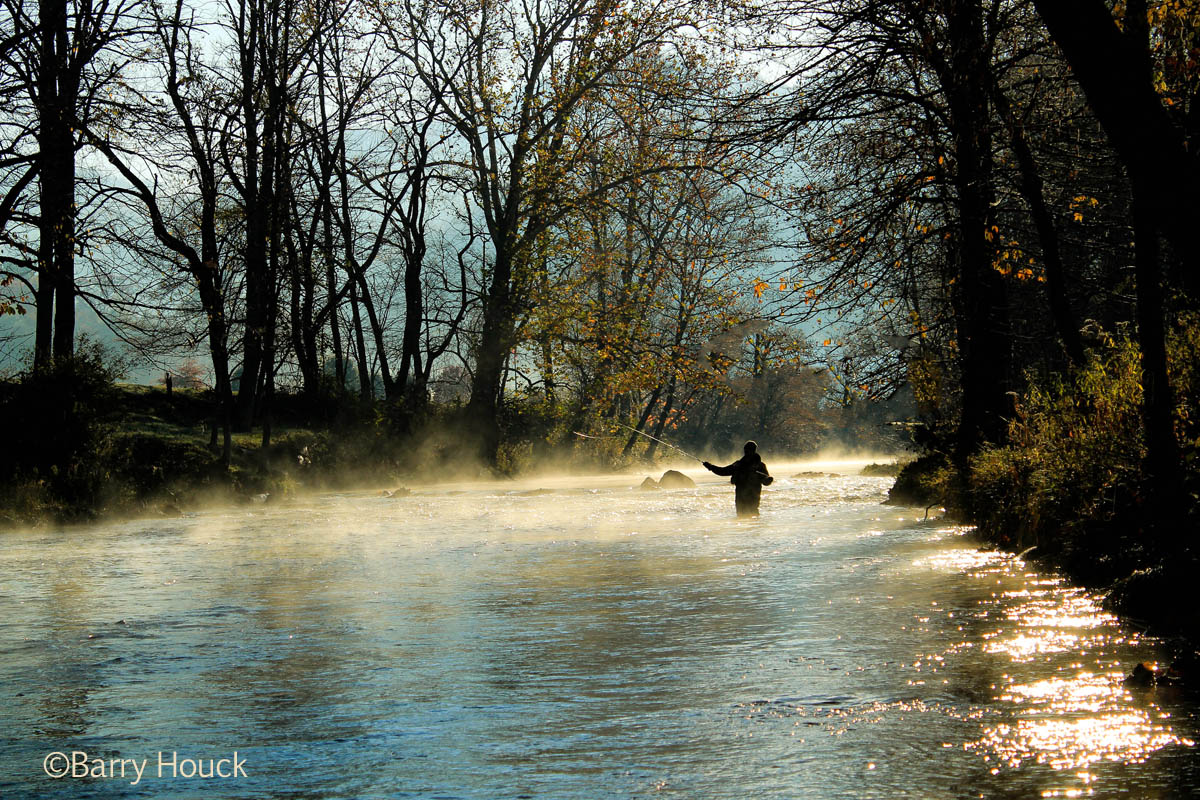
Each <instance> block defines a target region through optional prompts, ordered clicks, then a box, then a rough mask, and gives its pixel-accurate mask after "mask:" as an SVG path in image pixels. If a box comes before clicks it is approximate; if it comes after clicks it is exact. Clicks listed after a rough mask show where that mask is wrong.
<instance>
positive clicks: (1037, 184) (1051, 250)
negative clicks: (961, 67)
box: [992, 79, 1084, 366]
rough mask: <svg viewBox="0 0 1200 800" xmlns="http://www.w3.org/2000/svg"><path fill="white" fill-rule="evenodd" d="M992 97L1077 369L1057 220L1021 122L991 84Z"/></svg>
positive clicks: (1058, 323) (1057, 323) (1079, 346)
mask: <svg viewBox="0 0 1200 800" xmlns="http://www.w3.org/2000/svg"><path fill="white" fill-rule="evenodd" d="M992 96H993V98H994V99H995V101H996V109H997V111H998V112H999V113H1000V116H1001V117H1002V118H1003V119H1004V122H1005V125H1006V126H1007V127H1008V132H1009V136H1010V138H1011V141H1012V148H1013V154H1014V155H1015V156H1016V157H1017V167H1018V169H1019V170H1020V173H1021V184H1020V187H1019V191H1020V192H1021V196H1022V197H1023V198H1025V202H1026V204H1028V206H1029V213H1030V215H1031V216H1032V217H1033V224H1034V227H1035V228H1036V229H1037V232H1038V240H1039V242H1040V244H1041V248H1042V265H1043V266H1044V267H1045V269H1046V294H1047V299H1048V301H1049V305H1050V316H1051V318H1052V319H1053V320H1054V327H1055V329H1056V330H1057V331H1058V335H1059V338H1061V339H1062V342H1063V348H1064V349H1065V350H1066V353H1067V358H1068V359H1070V361H1071V363H1072V364H1074V365H1076V366H1078V365H1080V364H1082V363H1083V358H1084V355H1083V338H1082V337H1081V336H1080V334H1079V322H1078V320H1076V319H1075V314H1074V313H1073V312H1072V311H1071V302H1070V300H1069V299H1068V298H1067V272H1066V268H1065V267H1064V266H1063V262H1062V253H1061V250H1060V248H1059V243H1058V228H1057V227H1055V225H1054V217H1053V215H1051V213H1050V208H1049V207H1048V206H1047V205H1046V198H1045V196H1044V194H1043V184H1042V177H1041V174H1040V173H1039V172H1038V169H1037V163H1036V162H1035V161H1034V158H1033V151H1032V150H1030V148H1029V143H1028V141H1027V140H1026V139H1025V131H1024V130H1023V128H1022V126H1021V122H1020V120H1018V119H1017V117H1016V116H1015V115H1014V114H1013V111H1012V108H1011V107H1010V105H1009V103H1008V98H1007V97H1005V95H1004V92H1003V91H1002V90H1001V89H1000V86H999V84H997V83H996V82H995V80H994V79H993V81H992Z"/></svg>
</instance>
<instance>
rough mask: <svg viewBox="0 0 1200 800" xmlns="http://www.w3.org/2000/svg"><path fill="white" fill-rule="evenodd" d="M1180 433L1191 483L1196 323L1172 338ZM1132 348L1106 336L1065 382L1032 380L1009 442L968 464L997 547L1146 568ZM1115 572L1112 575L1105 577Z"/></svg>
mask: <svg viewBox="0 0 1200 800" xmlns="http://www.w3.org/2000/svg"><path fill="white" fill-rule="evenodd" d="M1168 357H1169V363H1170V370H1171V376H1170V377H1171V384H1172V388H1173V390H1174V391H1175V397H1176V401H1177V402H1176V432H1177V434H1178V435H1179V439H1180V443H1181V447H1182V448H1183V450H1184V453H1185V456H1186V457H1189V458H1190V459H1191V462H1190V463H1191V469H1190V473H1191V474H1190V476H1189V482H1190V484H1191V485H1193V486H1194V485H1195V476H1196V467H1197V466H1198V464H1197V462H1196V460H1195V453H1196V450H1197V442H1196V441H1195V435H1196V427H1195V426H1196V419H1195V418H1196V414H1195V410H1196V408H1197V401H1198V400H1200V394H1198V392H1197V389H1198V385H1197V384H1198V379H1197V368H1196V363H1197V360H1198V359H1200V324H1198V321H1197V318H1195V317H1187V318H1182V319H1180V320H1179V321H1178V324H1177V325H1176V326H1175V328H1174V330H1173V332H1172V334H1171V336H1170V337H1169V340H1168ZM1141 402H1142V389H1141V365H1140V354H1139V350H1138V346H1137V344H1136V343H1135V342H1134V341H1133V340H1132V339H1131V338H1130V337H1129V336H1126V335H1122V336H1118V337H1108V338H1107V339H1106V341H1105V342H1104V347H1103V349H1102V350H1101V351H1100V352H1098V353H1094V354H1093V355H1092V356H1091V358H1090V359H1089V360H1088V362H1087V363H1086V364H1085V365H1084V366H1082V367H1081V368H1079V369H1078V370H1076V371H1075V372H1074V373H1073V374H1072V375H1070V376H1068V377H1066V378H1056V379H1052V380H1049V381H1045V382H1043V383H1037V382H1032V383H1031V386H1030V388H1029V389H1028V391H1027V393H1026V395H1025V397H1024V398H1022V399H1021V401H1020V402H1019V403H1018V404H1017V414H1016V418H1015V419H1013V421H1012V422H1011V424H1010V426H1009V431H1008V434H1009V443H1008V445H1007V446H1005V447H996V448H989V449H986V450H984V451H983V452H981V453H979V454H978V455H977V456H976V457H975V458H974V459H972V461H971V465H970V467H971V474H970V479H969V485H970V493H971V501H972V507H973V508H975V509H978V510H980V512H981V515H980V517H981V518H980V519H979V520H978V522H979V524H980V527H981V530H982V531H983V532H984V533H985V534H986V535H988V536H989V537H990V538H992V539H993V540H994V541H997V542H999V543H1003V544H1007V545H1011V546H1016V547H1018V548H1024V547H1028V546H1031V545H1037V546H1038V547H1039V549H1040V550H1041V551H1042V552H1043V553H1044V554H1055V553H1057V554H1060V555H1061V556H1063V557H1065V559H1066V560H1068V561H1071V562H1078V563H1083V562H1085V561H1089V560H1091V561H1097V562H1104V561H1105V560H1106V559H1108V560H1110V561H1114V562H1115V561H1123V562H1124V563H1123V565H1116V564H1115V563H1113V564H1109V565H1107V566H1106V565H1104V564H1103V563H1096V564H1091V565H1089V566H1088V568H1089V569H1093V570H1096V569H1098V570H1100V571H1102V572H1104V573H1106V577H1108V578H1113V577H1115V576H1116V574H1118V573H1119V572H1121V571H1122V570H1124V571H1125V573H1126V574H1127V572H1128V571H1129V570H1130V569H1132V568H1135V566H1136V564H1137V563H1139V562H1144V560H1145V556H1147V555H1148V554H1147V553H1146V552H1145V549H1146V545H1147V543H1146V542H1145V541H1144V537H1142V536H1140V535H1139V529H1140V528H1141V527H1142V525H1143V520H1144V519H1145V517H1146V515H1145V514H1144V504H1145V502H1146V500H1147V497H1148V492H1147V491H1146V488H1147V487H1146V486H1145V482H1144V476H1143V474H1142V463H1143V459H1144V457H1145V445H1144V442H1143V429H1142V416H1141ZM1109 573H1111V574H1109Z"/></svg>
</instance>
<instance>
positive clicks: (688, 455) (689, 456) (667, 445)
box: [613, 422, 704, 464]
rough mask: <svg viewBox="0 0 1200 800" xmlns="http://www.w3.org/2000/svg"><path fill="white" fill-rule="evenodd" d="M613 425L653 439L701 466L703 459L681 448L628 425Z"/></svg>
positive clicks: (617, 423) (616, 423)
mask: <svg viewBox="0 0 1200 800" xmlns="http://www.w3.org/2000/svg"><path fill="white" fill-rule="evenodd" d="M613 424H614V425H616V426H617V427H618V428H624V429H625V430H627V431H633V432H634V433H636V434H638V435H639V436H645V437H646V438H647V439H653V440H654V441H656V442H658V443H659V444H661V445H663V446H664V447H669V448H671V449H672V450H674V451H675V452H676V453H682V454H683V455H685V456H687V457H688V458H691V459H694V460H696V461H699V462H700V463H701V464H703V463H704V459H703V458H701V457H700V456H697V455H692V454H691V453H689V452H688V451H687V450H684V449H683V448H682V447H676V446H675V445H673V444H671V443H670V442H664V441H663V440H662V439H659V438H658V437H657V436H651V435H650V434H648V433H646V432H645V431H639V430H638V429H637V428H633V427H630V426H629V425H622V424H621V423H619V422H614V423H613Z"/></svg>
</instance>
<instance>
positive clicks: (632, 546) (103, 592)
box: [0, 465, 1200, 800]
mask: <svg viewBox="0 0 1200 800" xmlns="http://www.w3.org/2000/svg"><path fill="white" fill-rule="evenodd" d="M773 466H774V467H775V469H774V471H775V472H776V474H778V475H781V476H782V477H780V478H779V479H778V480H777V481H776V483H775V485H774V486H772V487H771V488H770V489H768V490H766V492H765V493H764V498H763V515H762V517H761V518H760V519H757V520H736V519H735V518H734V517H733V492H732V487H730V486H729V485H728V483H725V482H723V481H720V480H718V479H715V478H714V477H713V476H709V475H706V474H705V475H700V474H697V473H695V472H693V473H692V474H693V475H694V476H695V477H696V478H697V479H698V480H699V481H700V485H699V487H698V488H696V489H688V490H677V491H664V492H637V491H634V490H633V489H632V488H631V486H632V485H635V484H636V483H637V482H638V481H639V480H640V477H641V476H638V478H637V479H632V478H630V477H624V478H612V477H608V478H597V479H586V478H577V479H569V480H568V479H563V480H558V481H553V482H548V481H543V482H541V483H533V484H523V485H515V484H493V485H490V486H482V485H474V486H459V487H456V488H453V489H451V488H446V487H438V488H424V489H418V490H416V491H414V493H413V494H412V495H410V496H407V497H397V498H388V497H381V496H379V495H377V494H374V493H349V494H340V495H328V496H322V497H317V498H313V499H308V500H304V501H295V502H290V503H282V504H279V505H265V506H252V507H249V508H241V509H237V510H225V511H217V512H210V513H202V514H195V515H189V516H186V517H184V518H182V519H177V520H169V521H141V522H129V523H124V524H116V525H107V526H103V527H97V528H89V529H76V530H68V531H63V532H45V531H42V532H34V533H10V534H5V535H3V536H2V537H0V644H2V645H3V657H2V659H0V765H2V766H3V770H2V774H0V797H4V798H24V797H38V798H42V797H47V798H76V797H163V798H193V797H199V796H201V795H202V794H203V795H205V796H214V797H229V798H268V797H269V798H324V797H330V798H333V797H338V798H369V797H381V798H382V797H389V798H390V797H427V798H480V799H484V798H489V799H490V798H513V797H517V798H519V797H537V798H541V797H546V798H579V799H580V800H583V799H584V798H589V799H590V798H606V797H656V798H657V797H662V798H705V799H706V800H707V799H708V798H773V797H780V798H784V797H786V798H856V799H858V798H874V797H878V798H901V797H912V798H961V797H987V798H1008V797H1011V798H1029V797H1080V796H1095V797H1110V796H1113V795H1116V794H1121V793H1127V796H1130V797H1136V798H1160V797H1161V798H1168V797H1186V796H1193V795H1194V794H1195V793H1196V792H1197V791H1200V761H1198V760H1197V750H1196V748H1195V747H1194V745H1193V741H1194V740H1196V738H1197V737H1198V736H1200V731H1198V728H1200V717H1198V716H1197V705H1196V702H1195V698H1194V697H1193V696H1189V695H1185V694H1181V693H1179V691H1178V690H1170V689H1165V688H1158V689H1130V688H1127V687H1125V686H1123V684H1122V678H1123V677H1124V675H1125V674H1127V673H1128V671H1129V670H1130V668H1131V667H1132V666H1133V665H1134V664H1135V663H1136V662H1138V661H1142V660H1149V661H1155V660H1160V661H1161V660H1164V659H1165V658H1167V657H1168V656H1167V654H1166V652H1165V651H1164V650H1163V649H1162V646H1161V644H1160V643H1157V642H1155V641H1154V640H1152V639H1148V638H1145V637H1143V636H1141V635H1139V634H1138V633H1136V632H1135V631H1134V630H1132V629H1130V628H1128V627H1125V626H1122V625H1121V624H1119V623H1118V622H1117V621H1116V620H1115V619H1114V618H1113V617H1111V616H1110V615H1108V614H1106V613H1105V612H1104V611H1103V610H1102V609H1101V608H1100V606H1099V604H1098V602H1097V599H1096V598H1095V597H1094V596H1092V595H1089V594H1088V593H1087V592H1084V591H1082V590H1080V589H1077V588H1074V587H1072V586H1071V585H1070V584H1068V583H1066V582H1064V581H1063V580H1061V579H1059V578H1057V577H1055V576H1053V575H1051V574H1047V573H1044V572H1039V571H1037V570H1036V569H1034V568H1033V567H1032V566H1031V565H1029V564H1026V563H1024V562H1022V561H1021V560H1019V559H1018V558H1016V557H1013V556H1011V555H1008V554H1004V553H998V552H987V551H985V550H981V549H980V548H979V546H978V544H977V543H976V542H975V541H973V540H972V538H971V536H970V535H969V534H968V533H966V532H964V531H962V530H960V529H956V528H954V527H949V526H946V525H944V524H941V523H938V522H928V521H923V520H922V514H923V509H922V510H913V509H896V508H890V507H886V506H881V505H880V501H881V500H882V499H883V497H884V496H885V493H886V490H887V486H888V485H889V480H888V479H883V478H863V477H826V478H820V479H813V478H787V477H786V475H788V474H791V472H792V471H794V470H790V469H780V468H778V466H777V465H773ZM798 468H799V467H797V469H798ZM826 468H827V467H826ZM847 468H848V467H847ZM539 489H542V490H543V491H538V490H539ZM234 751H237V754H238V756H237V758H238V759H239V764H238V766H237V769H234V763H233V761H232V753H233V752H234ZM55 753H62V754H63V755H62V757H61V758H60V761H59V762H55V760H54V759H55V758H56V756H54V755H53V754H55ZM172 753H174V755H172ZM72 754H75V755H72ZM82 754H86V755H82ZM62 759H65V760H62ZM221 759H226V760H225V761H221ZM139 762H143V763H144V766H143V772H142V774H141V777H140V778H139V779H137V780H136V783H135V778H136V772H135V766H136V764H137V763H139ZM189 762H190V763H189ZM172 763H173V764H174V766H172ZM46 770H50V771H63V772H67V773H68V774H67V776H66V777H62V778H57V779H55V778H51V777H49V776H48V775H47V773H46ZM72 770H74V772H75V774H74V775H72V774H71V771H72ZM122 771H123V772H124V775H122V774H121V772H122ZM189 771H192V772H196V773H198V774H197V775H196V776H193V777H184V775H185V774H186V773H187V772H189ZM173 772H174V774H173ZM231 772H232V773H233V774H232V775H230V773H231ZM243 772H244V775H243V774H242V773H243ZM82 773H87V776H86V777H84V776H83V775H82ZM222 773H223V774H225V775H228V776H229V777H221V774H222ZM200 775H205V777H200ZM207 775H212V777H207Z"/></svg>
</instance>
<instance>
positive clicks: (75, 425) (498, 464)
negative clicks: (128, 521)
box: [0, 340, 899, 528]
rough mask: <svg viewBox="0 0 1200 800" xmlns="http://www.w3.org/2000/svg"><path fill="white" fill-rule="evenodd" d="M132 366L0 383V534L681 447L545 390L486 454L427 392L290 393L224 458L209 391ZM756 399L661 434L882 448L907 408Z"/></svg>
mask: <svg viewBox="0 0 1200 800" xmlns="http://www.w3.org/2000/svg"><path fill="white" fill-rule="evenodd" d="M119 373H120V369H119V367H116V366H113V365H112V364H111V363H110V362H109V355H108V354H106V353H105V352H104V351H103V350H102V348H100V347H99V346H98V345H96V344H95V343H94V342H88V341H87V340H82V341H81V342H80V343H79V344H78V345H77V346H76V351H75V354H74V355H73V356H72V357H71V358H70V359H59V360H56V361H55V362H53V364H52V365H50V366H49V367H48V368H44V369H39V370H34V371H30V372H28V373H25V374H24V375H22V376H20V377H19V378H17V379H14V380H7V381H4V380H0V415H3V418H5V419H8V420H13V421H19V424H13V425H10V427H9V432H8V434H7V436H6V442H5V451H4V457H3V458H0V528H5V527H14V526H19V525H28V524H39V523H44V522H60V523H61V522H87V521H92V520H95V519H99V518H113V517H124V516H160V515H175V514H178V513H180V512H181V511H185V510H190V509H194V508H199V507H202V506H207V505H212V504H231V503H254V502H273V501H275V500H278V499H280V498H284V497H287V496H289V495H292V494H294V493H298V492H303V491H322V490H336V489H346V488H363V487H379V488H383V487H387V488H394V487H396V486H397V485H404V484H420V483H431V482H444V481H449V480H456V479H477V478H481V477H516V476H519V475H522V474H532V473H541V472H545V471H547V470H552V471H560V472H603V471H610V470H614V469H620V468H624V467H629V466H631V465H632V464H634V463H635V462H636V463H641V462H646V461H654V460H655V459H656V458H658V459H663V460H671V459H675V458H677V457H678V456H677V455H676V453H675V451H673V450H671V449H669V448H663V447H658V446H657V444H656V443H655V442H654V441H653V440H651V439H649V438H647V437H643V436H640V435H638V434H635V433H632V432H630V431H629V430H620V429H617V428H613V429H612V431H610V432H608V433H604V432H603V431H600V432H599V435H597V436H590V435H589V436H586V437H584V436H578V435H576V434H575V432H574V429H573V427H572V418H573V417H574V416H575V415H574V414H573V413H572V412H573V409H571V408H570V407H561V406H553V405H550V404H547V403H545V402H544V401H542V400H540V399H539V398H536V397H535V398H523V399H521V400H519V401H516V400H514V401H511V402H509V403H506V404H505V405H504V407H503V409H502V410H503V414H502V417H501V430H502V431H503V434H504V435H503V439H502V441H501V443H500V446H499V448H498V453H497V456H498V457H497V459H496V461H495V462H494V463H488V462H485V461H481V460H479V459H478V458H476V452H477V449H476V448H475V447H474V442H472V441H471V440H470V438H469V432H467V431H464V428H465V426H464V425H463V415H464V413H466V409H465V406H464V405H463V404H462V403H461V402H443V403H438V402H429V403H426V404H424V406H423V408H424V411H423V413H422V414H421V415H420V416H419V417H414V416H413V415H411V414H409V413H406V406H405V405H404V404H401V403H390V402H387V401H385V400H381V401H373V402H372V401H364V400H363V399H362V398H361V397H359V396H358V395H357V394H356V393H352V392H346V391H343V392H335V391H333V390H332V388H330V389H329V390H328V391H326V392H324V393H321V394H317V395H315V396H314V395H305V394H302V393H295V394H290V393H280V394H278V395H277V396H276V397H275V399H274V407H273V410H272V415H271V425H270V433H269V436H268V437H264V436H263V433H262V431H261V429H260V430H254V431H247V432H241V433H234V434H233V436H232V441H231V447H230V454H229V463H228V465H226V463H225V457H224V453H223V449H224V446H223V442H222V437H221V436H220V435H219V434H220V430H219V426H215V425H214V418H215V416H216V409H217V402H216V400H215V398H214V397H213V393H212V392H211V391H209V390H205V389H194V388H188V389H179V388H176V389H174V390H173V391H166V390H165V389H164V388H162V387H150V386H141V385H133V384H122V383H118V382H117V379H118V377H119ZM764 380H765V379H764ZM754 394H755V393H754V392H753V391H751V392H749V397H747V398H742V399H741V400H737V399H734V400H731V401H722V402H721V403H720V410H719V413H717V410H714V409H710V408H707V407H706V406H705V403H703V402H702V403H700V405H699V406H698V412H701V413H699V414H698V416H697V417H696V418H694V419H691V420H690V421H687V422H686V424H683V425H681V426H680V427H678V428H676V429H675V430H672V431H671V432H670V433H669V434H664V435H667V436H669V438H670V440H672V441H674V442H676V443H678V444H680V445H683V446H686V447H687V448H689V449H693V450H696V451H701V450H703V451H706V452H712V453H715V454H718V455H719V456H720V457H724V456H725V455H727V454H728V453H729V452H732V449H733V448H734V445H736V447H737V448H739V449H740V446H741V442H742V440H743V439H744V438H745V436H746V435H747V432H749V433H750V434H751V435H755V436H758V437H761V438H762V439H763V440H764V442H767V441H769V442H770V448H771V451H772V452H773V453H775V454H777V455H776V458H778V457H780V456H784V455H801V454H803V453H804V452H809V453H811V452H816V451H817V450H818V449H820V448H822V447H825V446H833V447H840V446H844V445H845V443H846V441H847V440H851V441H857V442H861V443H863V444H866V445H869V446H871V447H872V448H873V449H874V450H875V451H880V450H885V449H895V448H897V447H898V445H899V441H898V438H897V435H896V434H895V433H889V432H888V429H887V428H886V426H883V425H882V424H881V420H882V419H884V418H886V416H887V415H888V414H889V413H893V412H894V411H895V409H892V410H891V411H889V410H888V409H887V408H886V407H883V406H871V407H863V406H859V405H851V406H837V405H829V406H826V407H824V408H817V406H816V400H817V399H818V398H819V394H818V395H811V393H810V395H811V397H810V399H812V400H813V404H814V405H813V407H812V408H810V409H808V414H807V416H803V415H800V414H798V413H797V414H793V415H791V416H789V417H788V418H786V419H780V420H777V421H775V422H773V423H771V424H769V425H768V424H765V423H761V422H759V423H756V422H755V420H758V419H760V418H761V417H762V414H761V409H760V408H759V407H758V406H757V405H756V404H755V403H754V402H753V397H754ZM768 399H769V400H770V401H771V402H772V403H776V404H777V403H778V402H779V400H778V397H777V396H775V395H770V396H769V398H768ZM756 424H757V426H758V427H755V425H756ZM214 428H217V430H216V431H215V432H214ZM265 439H266V440H267V441H264V440H265ZM715 457H718V456H717V455H714V458H715ZM886 466H887V465H884V467H883V468H886Z"/></svg>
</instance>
